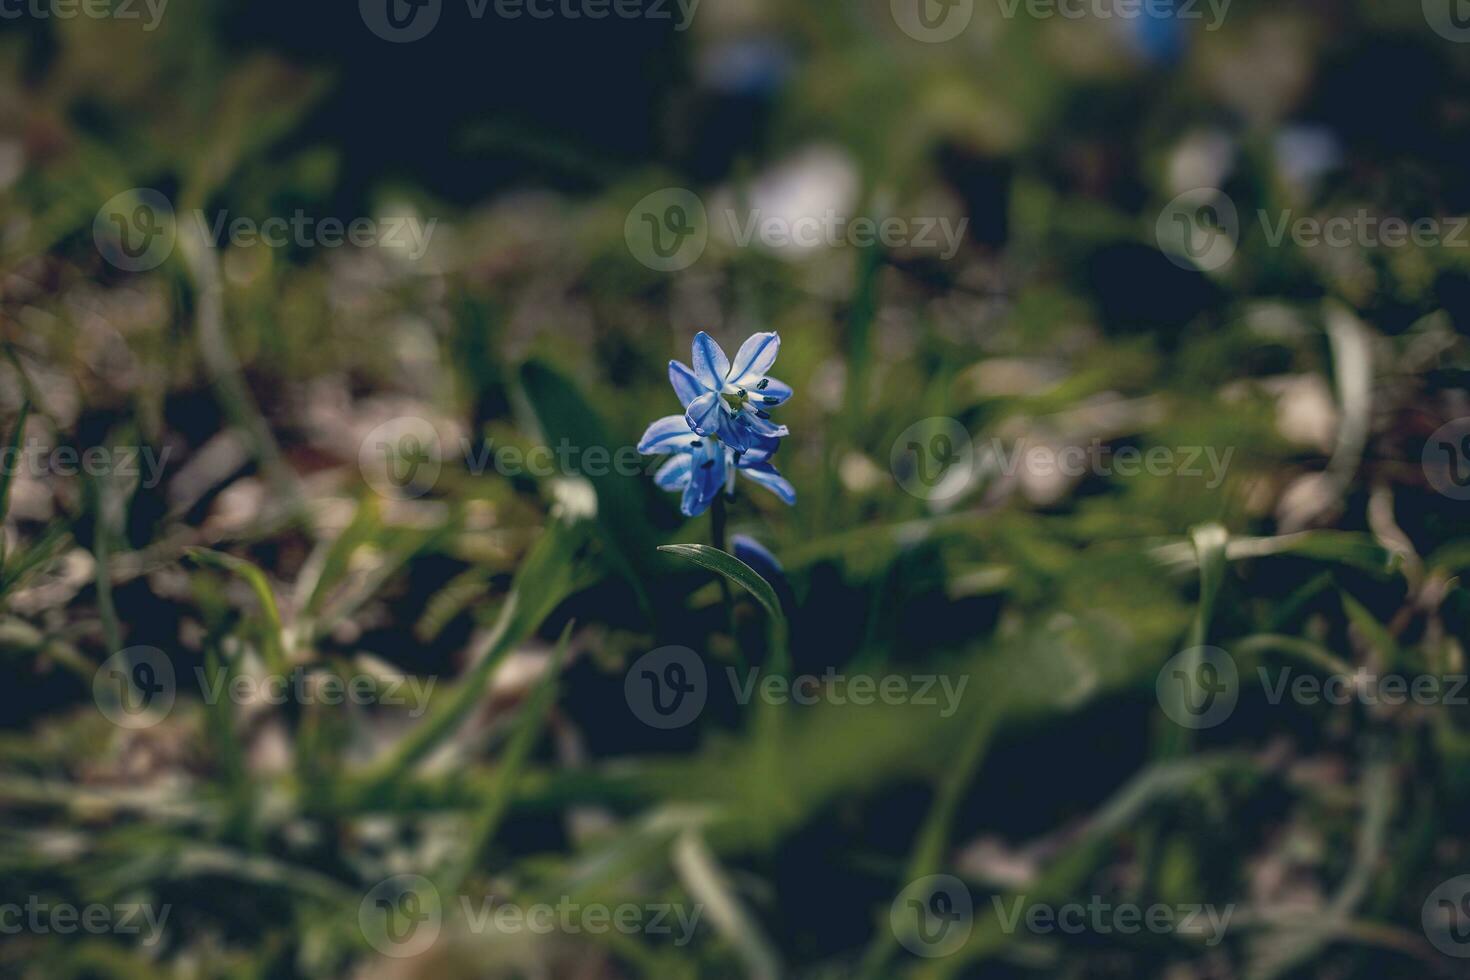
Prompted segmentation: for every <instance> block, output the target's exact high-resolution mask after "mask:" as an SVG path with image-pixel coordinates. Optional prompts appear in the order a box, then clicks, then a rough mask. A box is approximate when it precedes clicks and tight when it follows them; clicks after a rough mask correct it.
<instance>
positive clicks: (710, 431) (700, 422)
mask: <svg viewBox="0 0 1470 980" xmlns="http://www.w3.org/2000/svg"><path fill="white" fill-rule="evenodd" d="M724 417H725V413H724V412H723V411H722V410H721V408H720V395H719V393H718V392H714V391H706V392H705V393H704V394H702V395H700V396H699V397H698V398H696V399H694V401H692V402H690V403H689V405H688V406H687V407H686V408H685V409H684V420H685V422H686V424H687V425H688V426H689V428H691V429H693V430H694V431H695V432H698V433H699V434H700V435H702V436H714V435H719V434H720V426H721V423H722V420H723V419H724Z"/></svg>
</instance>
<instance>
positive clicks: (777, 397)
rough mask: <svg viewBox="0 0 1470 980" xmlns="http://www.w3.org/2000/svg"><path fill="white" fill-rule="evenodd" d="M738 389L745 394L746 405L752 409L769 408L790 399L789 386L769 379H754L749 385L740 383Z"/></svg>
mask: <svg viewBox="0 0 1470 980" xmlns="http://www.w3.org/2000/svg"><path fill="white" fill-rule="evenodd" d="M740 388H741V390H742V391H744V392H745V394H746V397H747V401H746V404H748V405H750V406H752V407H754V408H770V407H771V406H773V405H779V404H781V403H782V402H784V401H785V400H786V399H788V398H790V397H791V386H790V385H789V384H787V383H786V382H784V381H777V380H776V379H775V378H770V377H766V378H756V379H755V381H754V382H753V383H750V384H747V383H744V382H741V384H740Z"/></svg>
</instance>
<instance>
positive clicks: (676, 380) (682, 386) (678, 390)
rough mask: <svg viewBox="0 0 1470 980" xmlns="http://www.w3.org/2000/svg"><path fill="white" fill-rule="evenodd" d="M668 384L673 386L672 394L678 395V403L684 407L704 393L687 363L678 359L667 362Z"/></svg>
mask: <svg viewBox="0 0 1470 980" xmlns="http://www.w3.org/2000/svg"><path fill="white" fill-rule="evenodd" d="M669 384H671V385H673V386H674V394H676V395H678V396H679V404H680V405H683V406H684V407H685V408H688V407H689V403H690V402H692V401H694V399H696V398H698V397H699V396H700V395H701V394H703V393H704V388H703V387H702V386H701V385H700V383H699V379H698V378H696V377H695V376H694V372H693V371H692V370H690V368H689V366H688V365H687V364H684V363H682V362H680V361H670V362H669Z"/></svg>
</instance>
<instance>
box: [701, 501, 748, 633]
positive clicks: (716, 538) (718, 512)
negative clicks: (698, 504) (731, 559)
mask: <svg viewBox="0 0 1470 980" xmlns="http://www.w3.org/2000/svg"><path fill="white" fill-rule="evenodd" d="M725 520H726V515H725V495H724V493H720V494H717V495H716V496H715V502H714V504H713V505H711V506H710V509H709V528H710V530H709V536H710V544H712V545H714V546H715V547H716V548H718V549H720V550H721V551H723V552H725V553H727V554H728V553H729V549H728V548H727V547H726V546H725ZM716 577H717V578H718V579H719V580H720V598H721V602H722V604H723V605H724V607H725V623H726V626H727V627H728V628H729V630H730V639H732V640H734V641H735V646H736V648H737V650H738V649H739V646H740V638H739V637H737V636H736V635H735V601H734V599H732V598H731V596H730V583H729V582H727V581H725V576H723V575H719V576H716ZM741 659H742V660H743V659H744V658H741Z"/></svg>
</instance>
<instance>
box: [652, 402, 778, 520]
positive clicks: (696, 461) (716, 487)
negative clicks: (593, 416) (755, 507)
mask: <svg viewBox="0 0 1470 980" xmlns="http://www.w3.org/2000/svg"><path fill="white" fill-rule="evenodd" d="M778 445H779V443H778V442H777V440H776V438H775V437H774V436H769V437H754V439H753V441H752V444H751V448H750V449H748V450H746V451H744V452H739V451H737V450H736V449H735V448H734V447H733V446H730V445H728V444H726V443H722V442H721V441H720V440H719V439H717V438H715V437H712V436H701V435H700V434H699V433H697V432H693V431H691V430H690V428H689V424H688V423H687V422H686V421H685V419H684V416H682V415H668V416H665V417H664V418H661V419H659V420H658V421H657V422H654V423H653V424H652V425H650V426H649V427H648V431H647V432H645V433H643V438H642V439H641V440H639V442H638V451H639V452H640V453H643V454H644V455H645V456H661V455H664V454H670V456H671V458H670V459H669V461H668V462H666V463H664V465H663V466H661V467H659V469H658V472H656V473H655V474H654V475H653V482H654V483H655V484H656V485H657V486H658V488H659V489H660V490H672V491H682V492H683V494H684V497H683V500H682V501H681V502H680V505H679V509H680V510H681V511H683V512H684V515H685V516H687V517H695V516H697V515H699V514H703V513H704V512H705V511H706V510H708V509H709V506H710V504H712V503H714V501H715V497H716V496H718V494H719V492H720V490H721V489H722V488H724V489H726V490H727V491H728V492H730V493H734V491H735V474H736V473H744V474H745V476H746V478H747V479H750V480H752V481H754V482H755V483H758V484H760V485H761V486H763V487H765V488H766V489H767V490H770V491H771V492H772V493H774V494H775V495H776V496H777V497H779V498H780V499H781V501H782V502H783V503H786V504H794V503H796V488H795V487H793V486H792V485H791V481H789V480H787V479H786V478H785V477H783V476H782V475H781V474H780V473H778V472H777V471H776V467H775V466H773V465H772V464H771V454H772V453H774V452H775V451H776V447H777V446H778Z"/></svg>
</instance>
